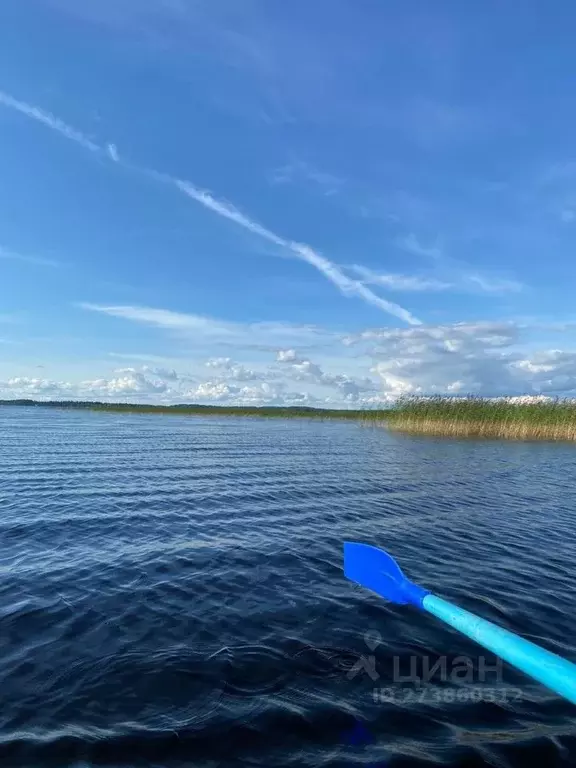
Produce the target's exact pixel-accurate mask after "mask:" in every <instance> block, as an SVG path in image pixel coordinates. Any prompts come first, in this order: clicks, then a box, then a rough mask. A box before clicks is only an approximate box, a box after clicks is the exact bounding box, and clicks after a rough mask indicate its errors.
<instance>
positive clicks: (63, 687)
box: [0, 407, 576, 768]
mask: <svg viewBox="0 0 576 768" xmlns="http://www.w3.org/2000/svg"><path fill="white" fill-rule="evenodd" d="M0 510H1V517H0V541H1V549H0V553H1V554H0V557H1V560H0V569H1V578H0V650H1V653H0V764H1V765H2V766H26V768H33V767H35V766H54V767H55V768H56V767H57V768H63V767H64V766H74V767H75V768H80V767H82V768H86V766H108V767H110V768H120V766H140V765H142V766H158V767H168V766H170V767H172V766H193V767H194V768H217V767H218V768H219V767H220V766H223V767H224V768H228V766H230V768H233V767H234V766H238V767H240V766H251V767H256V766H263V767H264V766H265V767H266V768H284V766H286V767H287V766H298V767H299V768H300V767H301V768H304V767H306V768H310V767H314V768H315V767H316V766H318V767H321V766H329V767H330V768H345V767H346V766H358V767H360V766H363V768H376V766H378V768H380V767H383V766H393V767H394V768H400V767H401V766H404V767H405V766H427V765H430V766H431V765H436V766H437V765H442V766H458V765H467V766H482V765H491V766H504V767H506V766H525V765H528V764H536V765H539V766H546V768H549V767H551V766H555V765H563V766H570V765H576V709H575V708H574V706H573V705H570V704H569V703H567V702H565V701H563V700H561V699H559V698H558V697H557V696H555V695H553V694H552V693H550V692H548V691H547V690H546V689H544V688H543V687H541V686H539V685H538V684H536V683H532V682H531V681H530V680H529V679H528V678H526V677H525V676H523V675H521V674H520V673H517V672H515V671H514V670H513V669H512V668H510V667H508V666H502V667H498V665H497V664H496V660H495V659H494V657H492V656H489V655H487V654H486V655H485V656H484V655H483V654H482V651H481V650H480V649H479V648H478V646H476V645H475V644H473V643H472V642H471V641H468V640H466V639H465V638H463V637H461V636H460V635H457V634H456V633H455V632H454V631H452V630H450V629H448V628H446V627H444V626H442V625H440V624H439V623H438V622H437V621H436V620H435V619H434V618H432V617H430V616H426V615H421V614H419V613H418V612H417V611H416V610H414V609H412V608H410V607H393V606H390V605H388V604H386V603H385V602H384V601H382V600H379V599H378V598H377V597H376V596H372V595H371V594H370V593H367V592H365V591H364V590H362V589H360V588H359V587H355V586H353V585H351V584H350V583H349V582H347V581H346V580H345V579H344V577H343V574H342V542H343V541H344V540H345V539H351V540H356V541H363V542H366V543H370V544H375V545H377V546H381V547H385V548H387V549H388V550H389V551H390V552H391V553H392V554H393V555H394V556H396V557H397V558H398V560H399V562H400V563H401V565H402V566H403V568H404V570H405V571H406V572H407V573H408V574H409V575H410V576H411V577H412V578H413V579H414V580H415V581H418V582H419V583H421V584H423V585H425V586H427V587H428V588H429V589H431V590H434V591H436V592H438V593H439V594H440V595H442V596H444V597H446V598H448V599H451V600H454V601H456V602H458V603H459V604H460V605H462V606H463V607H465V608H468V609H470V610H472V611H475V612H477V613H479V614H481V615H482V616H484V617H486V618H488V619H491V620H493V621H496V622H498V623H500V624H501V625H503V626H505V627H508V628H509V629H512V630H514V631H516V632H519V633H521V634H523V635H524V636H525V637H527V638H530V639H532V640H534V641H536V642H538V643H541V644H543V645H545V646H546V647H547V648H549V649H551V650H553V651H555V652H557V653H560V654H562V655H564V656H566V657H568V658H570V659H572V660H576V611H575V606H576V567H575V563H576V542H575V539H574V528H575V523H576V446H573V445H562V444H544V443H503V442H489V441H487V442H481V441H447V440H442V439H438V440H436V439H426V438H415V437H409V436H403V435H395V434H391V433H388V432H387V431H386V430H384V429H377V428H365V427H361V426H359V425H356V424H345V423H337V422H327V423H317V422H313V421H299V420H294V421H280V420H278V421H277V420H257V419H234V418H214V417H180V416H157V415H120V414H106V413H90V412H86V413H82V412H78V411H76V412H73V411H63V410H48V409H46V410H45V409H41V408H19V407H18V408H16V407H4V408H0ZM458 657H465V660H464V661H462V659H461V658H460V659H459V658H458ZM435 665H436V670H434V669H433V668H434V666H435ZM430 668H432V670H430ZM417 678H420V682H418V680H417Z"/></svg>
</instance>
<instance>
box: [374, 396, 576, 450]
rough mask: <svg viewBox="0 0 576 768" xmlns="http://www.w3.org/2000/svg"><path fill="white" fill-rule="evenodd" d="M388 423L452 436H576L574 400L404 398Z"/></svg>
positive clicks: (562, 437) (433, 433)
mask: <svg viewBox="0 0 576 768" xmlns="http://www.w3.org/2000/svg"><path fill="white" fill-rule="evenodd" d="M388 424H389V426H390V427H391V428H392V429H399V430H403V431H408V432H417V433H422V434H430V435H446V436H453V437H477V436H478V437H500V438H511V439H517V440H526V439H534V440H576V401H574V400H569V399H562V398H556V399H551V400H540V401H539V400H530V399H529V398H526V399H525V400H518V399H516V398H503V399H490V398H481V397H461V398H449V397H431V398H404V399H401V400H400V401H399V402H398V403H397V406H396V408H395V409H394V411H393V412H392V414H391V416H390V418H389V419H388Z"/></svg>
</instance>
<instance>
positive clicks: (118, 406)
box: [0, 400, 390, 422]
mask: <svg viewBox="0 0 576 768" xmlns="http://www.w3.org/2000/svg"><path fill="white" fill-rule="evenodd" d="M1 405H9V406H25V407H37V408H58V409H62V408H64V409H70V410H90V411H104V412H108V413H156V414H170V415H175V416H244V417H259V418H280V419H295V418H296V419H349V420H355V421H360V420H369V421H370V422H381V421H383V420H384V419H386V417H387V415H388V414H389V413H390V410H379V411H366V410H343V409H328V408H307V407H302V406H291V407H282V406H278V407H274V406H262V407H247V406H227V405H226V406H222V405H197V404H181V405H148V404H141V403H101V402H92V401H82V402H81V401H78V400H69V401H61V400H50V401H45V400H44V401H40V400H0V406H1Z"/></svg>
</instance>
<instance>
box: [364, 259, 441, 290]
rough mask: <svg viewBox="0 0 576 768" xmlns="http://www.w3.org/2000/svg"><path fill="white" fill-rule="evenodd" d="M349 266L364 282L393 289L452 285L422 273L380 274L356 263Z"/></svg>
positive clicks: (418, 288)
mask: <svg viewBox="0 0 576 768" xmlns="http://www.w3.org/2000/svg"><path fill="white" fill-rule="evenodd" d="M351 268H352V269H353V270H354V271H355V272H356V273H357V274H358V275H359V276H360V277H361V279H362V281H363V282H364V283H367V284H371V285H383V286H385V287H386V288H389V289H390V290H393V291H444V290H447V289H448V288H452V287H453V286H452V284H451V283H447V282H443V281H442V280H436V279H435V278H432V277H424V276H422V275H398V274H390V273H386V274H380V273H378V272H374V271H373V270H371V269H368V268H366V267H362V266H360V265H358V264H353V265H352V267H351Z"/></svg>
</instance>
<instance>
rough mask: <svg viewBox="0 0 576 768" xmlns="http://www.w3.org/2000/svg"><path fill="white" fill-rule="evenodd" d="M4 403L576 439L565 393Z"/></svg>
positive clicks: (437, 433)
mask: <svg viewBox="0 0 576 768" xmlns="http://www.w3.org/2000/svg"><path fill="white" fill-rule="evenodd" d="M2 405H6V406H12V407H14V406H28V407H31V406H33V407H41V408H59V409H70V410H91V411H103V412H108V413H136V414H137V413H150V414H171V415H180V416H182V415H186V416H239V417H258V418H281V419H291V418H299V419H321V420H348V421H356V422H359V423H361V424H366V425H373V426H386V427H388V428H390V429H392V430H395V431H400V432H406V433H411V434H419V435H429V436H432V437H452V438H463V437H486V438H498V439H511V440H564V441H571V442H574V441H576V400H573V399H563V398H554V399H552V398H538V397H535V398H534V397H530V396H526V397H525V398H517V397H514V398H512V397H511V398H482V397H441V396H438V397H404V398H400V399H399V400H398V401H397V402H396V404H395V405H394V406H391V407H389V408H382V409H378V410H367V409H355V410H345V409H337V408H311V407H304V406H259V407H257V406H230V405H198V404H195V403H192V404H185V403H182V404H179V405H150V404H141V403H102V402H96V401H76V400H67V401H62V400H50V401H46V400H26V399H24V400H22V399H20V400H0V406H2Z"/></svg>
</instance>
